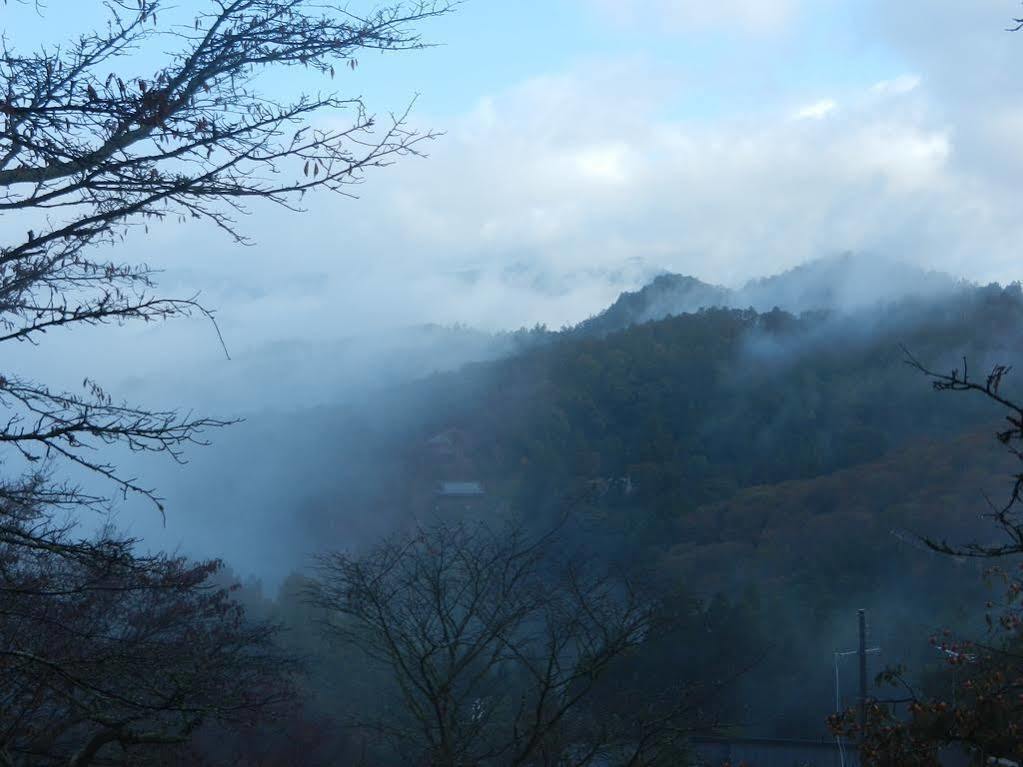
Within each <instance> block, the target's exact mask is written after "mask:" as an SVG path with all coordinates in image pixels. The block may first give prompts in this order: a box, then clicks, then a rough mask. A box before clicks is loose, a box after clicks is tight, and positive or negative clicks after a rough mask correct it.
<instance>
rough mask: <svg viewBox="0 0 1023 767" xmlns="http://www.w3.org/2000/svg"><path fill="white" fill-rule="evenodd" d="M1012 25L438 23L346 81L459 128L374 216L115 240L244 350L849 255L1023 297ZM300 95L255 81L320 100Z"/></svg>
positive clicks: (589, 16) (391, 171)
mask: <svg viewBox="0 0 1023 767" xmlns="http://www.w3.org/2000/svg"><path fill="white" fill-rule="evenodd" d="M203 2H204V0H180V2H179V3H177V5H178V6H179V10H180V11H181V12H183V13H187V12H188V11H190V10H191V9H193V8H196V7H200V6H201V5H202V3H203ZM98 7H99V3H98V2H82V0H74V1H73V2H72V1H71V0H49V2H48V7H47V9H46V10H45V11H44V12H43V15H42V18H41V19H40V18H39V17H36V16H35V15H34V14H33V13H31V12H27V11H25V10H24V9H21V10H7V9H5V10H4V13H5V15H7V16H8V20H7V23H6V24H5V30H6V34H7V36H8V38H9V39H13V40H15V41H16V42H17V41H19V40H24V41H26V43H25V44H26V45H28V44H30V43H29V41H31V43H35V42H36V41H37V40H44V39H48V40H51V41H52V40H54V39H59V37H60V36H61V35H67V34H70V33H72V32H73V31H74V30H76V29H80V28H82V27H83V26H84V25H86V24H88V23H90V21H91V22H92V23H95V20H96V19H97V18H100V17H99V16H98V15H97V11H96V9H97V8H98ZM1017 13H1023V9H1021V8H1019V4H1018V3H1017V2H1015V0H969V2H966V1H965V0H900V2H898V3H891V2H881V1H880V0H861V1H860V2H856V3H842V2H838V0H719V2H715V3H706V2H702V1H698V0H517V1H516V2H498V0H466V1H465V2H464V3H462V4H461V6H460V7H459V9H458V10H457V12H456V13H454V14H452V15H450V16H447V17H445V18H441V19H438V20H435V21H432V22H430V23H429V24H427V25H425V26H424V27H423V30H422V31H423V34H424V36H425V37H426V39H427V40H428V41H432V42H435V43H437V46H436V47H434V48H431V49H428V50H424V51H418V52H414V53H403V54H400V55H393V56H379V55H372V56H367V57H365V58H363V59H362V60H361V61H360V67H359V68H358V70H356V72H354V73H350V74H346V77H347V78H348V79H344V78H341V79H340V80H339V83H338V87H340V88H341V89H347V90H345V92H351V93H359V94H361V95H363V96H364V97H365V98H366V101H367V103H368V105H369V107H370V109H371V110H374V111H379V112H381V113H386V112H387V111H388V110H395V109H401V108H402V107H404V106H405V105H406V104H407V103H408V102H409V100H410V99H412V98H413V97H416V96H417V94H418V96H417V102H416V106H415V111H414V113H413V116H412V121H413V124H414V125H415V126H416V127H419V128H423V129H427V128H428V129H433V130H437V131H443V132H444V135H443V136H441V137H440V138H438V139H437V140H436V141H434V142H433V143H432V144H431V145H430V147H429V148H428V152H429V155H430V156H429V157H428V158H427V159H423V160H418V159H413V160H406V161H403V162H401V163H400V164H399V165H397V166H395V167H391V168H387V169H383V170H381V171H379V172H377V173H374V174H371V175H370V177H369V178H368V179H367V182H366V184H365V185H364V186H363V187H362V188H361V189H360V190H359V194H360V199H358V200H350V199H344V198H337V197H330V196H322V195H321V196H317V197H314V198H311V199H310V198H307V207H308V211H307V212H306V213H304V214H298V215H295V214H291V213H288V212H286V211H280V210H267V209H257V210H256V214H257V215H255V216H253V217H252V218H251V220H249V221H246V222H244V223H243V229H244V230H245V231H246V232H247V233H248V234H251V235H252V236H253V237H254V238H255V240H256V243H257V244H256V245H255V246H253V247H250V248H237V247H235V246H233V245H232V243H230V242H229V241H227V240H226V239H225V238H224V237H223V236H222V235H220V234H219V233H217V232H215V231H213V230H212V229H211V228H208V227H204V226H201V225H200V226H193V225H188V226H177V225H169V226H166V227H162V228H158V229H157V231H155V232H151V234H150V236H149V237H142V236H141V235H139V236H134V237H133V238H131V239H129V242H128V244H127V246H126V247H127V248H130V249H131V250H132V253H136V252H137V253H140V254H144V255H145V257H146V260H148V261H149V262H151V263H154V264H156V265H157V266H159V267H160V268H162V269H164V270H165V276H164V282H163V284H164V287H165V289H166V290H168V291H170V292H173V291H178V292H190V291H191V290H193V289H199V290H202V291H203V295H204V297H205V299H206V300H207V301H208V302H209V303H211V304H212V305H214V306H216V307H217V308H218V310H219V316H220V320H221V323H222V324H223V326H224V328H225V330H226V331H227V332H228V335H229V337H232V338H233V339H234V343H235V346H236V347H237V346H239V345H241V346H242V347H244V346H246V345H249V344H257V345H258V344H263V343H274V342H280V341H282V340H286V339H289V338H294V337H296V336H302V337H310V336H312V337H320V336H330V335H332V334H336V333H337V332H338V330H339V328H343V327H352V326H373V327H377V326H395V325H402V324H409V323H420V322H439V323H454V322H462V323H467V324H470V325H473V326H478V327H482V328H486V329H507V328H516V327H520V326H523V325H526V326H528V325H532V324H535V323H538V322H540V323H546V324H548V325H550V326H553V327H559V326H561V325H562V324H565V323H572V322H577V321H579V320H582V319H585V318H586V317H587V316H589V315H591V314H593V313H595V312H597V311H599V310H600V309H601V308H602V307H604V306H605V305H607V304H608V303H609V302H610V301H611V300H613V299H614V297H615V296H616V295H617V293H618V292H620V291H621V290H623V289H632V288H635V287H637V286H638V285H639V284H641V283H643V282H644V281H646V280H647V279H649V278H650V277H651V276H652V275H654V274H656V273H658V272H660V271H663V270H671V271H677V272H683V273H687V274H692V275H695V276H697V277H700V278H702V279H705V280H708V281H713V282H719V283H723V284H726V285H737V284H740V283H741V282H743V281H744V280H746V279H749V278H751V277H757V276H763V275H769V274H773V273H776V272H778V271H780V270H783V269H786V268H790V267H792V266H794V265H797V264H799V263H802V262H805V261H807V260H810V259H813V258H819V257H822V256H827V255H830V254H833V253H838V252H844V251H849V250H852V251H862V252H870V253H875V254H880V255H884V256H888V257H894V258H901V259H905V260H908V261H911V262H914V263H920V264H923V265H925V266H928V267H930V268H935V269H941V270H945V271H949V272H951V273H953V274H956V275H961V276H965V277H968V278H971V279H975V280H980V281H989V280H1000V281H1009V280H1013V279H1015V278H1017V277H1019V276H1020V275H1019V270H1018V269H1017V266H1016V264H1017V261H1018V259H1017V253H1016V240H1017V237H1016V231H1017V226H1016V224H1017V220H1018V219H1019V217H1020V216H1019V214H1020V210H1019V195H1018V194H1016V190H1017V183H1016V182H1017V180H1018V179H1019V178H1020V172H1021V171H1023V161H1021V157H1023V131H1021V130H1020V128H1021V127H1023V94H1021V93H1020V90H1021V84H1020V81H1019V79H1018V78H1016V77H1015V76H1014V73H1015V71H1016V69H1017V66H1018V62H1019V61H1020V59H1021V57H1023V33H1020V34H1012V33H1009V32H1007V31H1005V30H1006V27H1007V26H1008V24H1009V22H1010V21H1011V18H1012V16H1013V15H1014V14H1017ZM293 77H294V75H293V74H289V75H287V76H286V78H284V79H282V78H281V77H271V78H269V79H268V80H266V88H267V89H268V91H269V92H277V91H278V90H281V89H288V88H291V89H294V88H298V87H303V86H304V85H306V83H302V82H296V81H293V80H291V79H287V78H293ZM314 85H315V87H321V84H318V83H317V84H314ZM281 92H283V91H281ZM324 119H330V118H329V117H325V118H324ZM284 254H288V257H284ZM291 254H300V257H290V256H291ZM193 331H195V332H198V333H200V334H202V333H203V332H204V331H202V330H197V329H196V328H192V329H189V328H185V329H184V330H180V329H179V330H177V331H174V332H177V333H180V334H181V335H182V338H191V335H190V334H191V333H192V332H193ZM152 332H155V331H152ZM160 332H170V331H160ZM210 346H211V349H212V351H213V352H215V349H214V348H213V347H214V346H215V345H214V344H210Z"/></svg>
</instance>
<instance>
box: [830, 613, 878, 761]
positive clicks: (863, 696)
mask: <svg viewBox="0 0 1023 767" xmlns="http://www.w3.org/2000/svg"><path fill="white" fill-rule="evenodd" d="M856 614H857V618H858V619H859V624H860V625H859V628H860V637H859V638H860V641H859V646H858V647H857V648H856V649H855V650H846V651H839V650H836V651H835V712H836V713H840V712H841V709H842V694H841V691H840V690H839V680H840V677H841V674H840V673H839V662H840V661H841V660H842V658H848V657H849V656H851V655H855V656H857V660H859V672H860V673H859V677H860V679H859V682H860V689H859V698H858V700H857V703H858V704H859V705H858V707H857V708H858V711H857V713H858V714H859V717H858V719H859V725H860V728H861V732H862V733H864V734H865V732H866V726H867V655H869V654H870V653H879V652H881V648H880V647H867V611H866V610H857V611H856ZM860 740H861V741H862V740H863V735H861V736H860ZM836 741H837V743H838V753H839V758H840V760H841V763H842V765H845V752H844V750H843V747H842V738H841V737H840V736H836Z"/></svg>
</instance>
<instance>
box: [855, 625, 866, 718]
mask: <svg viewBox="0 0 1023 767" xmlns="http://www.w3.org/2000/svg"><path fill="white" fill-rule="evenodd" d="M856 612H857V615H858V616H859V619H860V647H859V651H858V652H857V654H858V655H859V658H860V733H861V734H860V737H861V738H862V737H863V736H864V735H865V734H866V732H867V611H866V610H863V609H860V610H857V611H856Z"/></svg>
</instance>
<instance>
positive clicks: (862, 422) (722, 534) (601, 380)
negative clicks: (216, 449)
mask: <svg viewBox="0 0 1023 767" xmlns="http://www.w3.org/2000/svg"><path fill="white" fill-rule="evenodd" d="M1021 320H1023V297H1021V293H1020V289H1019V286H1017V285H1013V286H1010V287H1007V288H1001V287H998V286H989V287H986V288H972V287H963V288H961V289H959V290H958V291H957V292H956V293H955V294H954V295H949V296H943V297H941V298H940V299H934V298H920V297H917V298H907V299H903V300H901V301H897V302H892V303H889V304H878V305H876V306H873V307H870V308H868V309H862V310H858V311H855V312H841V311H837V310H836V311H831V312H825V311H819V312H811V313H804V314H802V315H800V316H796V315H793V314H789V313H787V312H784V311H781V310H774V311H770V312H767V313H758V312H755V311H752V310H735V309H707V310H701V311H698V312H694V313H687V314H681V315H678V316H673V317H669V318H665V319H662V320H658V321H653V322H648V323H642V324H638V325H634V326H632V327H629V328H627V329H624V330H621V331H618V332H614V333H608V334H606V335H601V336H599V337H594V336H587V335H583V336H580V335H579V334H577V333H573V332H566V333H562V334H547V335H545V336H543V339H544V342H543V343H539V344H536V345H534V346H533V348H528V349H527V350H526V351H524V352H522V353H520V354H518V355H517V356H511V357H508V358H505V359H502V360H499V361H496V362H487V363H481V364H475V365H470V366H467V367H466V368H464V369H462V370H461V371H458V372H456V373H445V374H439V375H436V376H433V377H431V378H429V379H426V380H424V381H421V382H418V383H416V384H412V385H408V386H404V387H402V388H401V389H399V390H395V391H391V392H388V393H386V394H385V395H383V397H384V400H383V401H385V402H386V403H387V405H386V406H381V405H380V404H379V403H378V402H376V403H374V404H373V406H372V407H365V408H359V409H358V410H352V411H348V412H347V413H326V412H324V411H319V413H318V415H317V422H318V424H319V428H320V429H321V430H322V432H323V437H322V438H323V439H324V441H325V445H326V446H329V445H330V444H332V443H333V444H334V446H335V448H336V450H337V452H336V453H332V452H331V448H330V447H326V446H325V447H322V448H321V449H320V451H319V452H320V458H319V459H318V460H320V461H326V462H330V461H332V460H334V458H333V457H332V456H335V455H343V454H346V451H350V450H351V449H352V446H351V444H349V442H348V441H347V440H349V439H356V435H357V441H358V445H359V448H360V449H359V451H358V455H359V463H356V464H352V465H348V466H345V465H343V464H341V463H339V468H342V469H345V470H344V471H343V472H340V473H338V472H335V474H336V476H337V484H335V485H333V486H327V487H321V488H319V489H317V490H316V491H315V492H313V491H311V490H310V489H309V488H304V489H303V492H304V493H305V494H306V499H305V501H304V502H303V503H302V504H301V505H300V506H299V507H298V508H295V507H292V508H294V509H295V511H294V512H293V513H297V514H299V515H301V517H300V519H301V520H304V521H305V522H306V523H310V520H318V522H315V524H317V525H318V526H317V528H316V529H317V534H318V535H319V536H321V540H324V541H326V540H330V539H331V538H334V539H336V541H337V542H338V543H339V544H341V543H344V542H345V538H346V536H351V535H353V534H354V536H355V537H356V538H358V537H359V535H360V532H359V530H358V529H357V528H355V527H353V526H352V525H351V524H350V523H348V522H347V520H365V519H367V518H370V519H374V520H375V521H376V522H377V523H378V524H380V520H381V519H387V520H389V522H388V524H391V525H397V526H399V527H400V526H402V525H409V524H415V523H424V522H427V521H429V520H430V519H435V518H438V517H440V518H444V519H453V518H458V517H464V516H466V515H468V516H469V517H470V518H473V519H478V518H483V519H484V520H486V521H488V522H490V523H492V524H501V523H503V522H504V521H506V520H508V519H522V520H525V521H526V522H527V523H528V524H529V525H530V526H532V527H534V528H536V529H545V528H546V527H549V526H550V525H554V524H557V523H558V521H559V520H562V519H567V521H566V522H564V524H565V525H566V529H567V530H568V531H569V533H570V538H569V541H570V543H569V545H570V546H575V547H578V549H579V550H580V551H581V552H584V553H585V556H586V557H588V558H592V559H596V560H599V561H612V562H620V563H623V564H625V565H626V566H628V567H629V568H631V569H632V570H633V571H636V572H640V571H642V572H645V573H646V574H647V577H648V578H649V581H650V582H651V583H653V584H655V588H656V589H657V590H658V592H659V593H660V594H662V596H663V597H664V598H665V599H667V600H668V603H669V604H674V605H675V606H676V607H674V608H671V609H673V610H675V609H678V610H681V614H682V615H685V616H687V617H686V618H685V619H684V620H683V621H682V622H681V624H680V625H679V626H678V627H677V628H676V629H675V630H673V632H669V633H668V634H666V635H665V636H663V637H660V639H659V642H660V644H658V643H656V642H654V643H650V644H648V646H647V647H646V650H645V652H646V653H648V656H647V657H646V658H645V660H639V661H637V662H638V663H639V664H640V666H639V669H640V670H639V671H636V672H635V673H639V674H640V675H641V676H642V669H644V668H645V669H646V672H647V673H653V674H654V676H653V678H656V672H654V669H662V670H663V669H664V668H666V667H671V668H674V669H676V670H678V671H679V672H680V673H683V674H684V675H685V676H687V678H693V679H703V680H704V681H705V682H706V681H709V680H713V679H719V678H723V677H726V676H728V675H729V673H730V671H731V670H736V669H739V668H743V669H748V670H747V671H745V672H744V673H743V674H742V675H740V677H741V678H737V679H736V680H735V681H734V683H733V684H731V685H730V687H729V690H728V692H727V694H726V696H725V698H726V703H725V705H724V709H725V710H726V712H727V715H728V718H729V721H733V722H736V723H737V726H736V730H735V731H737V732H747V733H756V734H760V735H787V736H792V737H803V736H810V737H818V736H822V735H823V734H824V729H823V719H822V717H821V716H820V711H821V710H822V708H828V707H829V706H830V705H831V701H832V700H833V695H834V689H833V686H834V669H833V668H832V664H831V658H832V653H833V651H835V650H836V649H848V648H849V646H851V644H850V643H852V642H853V641H854V639H855V626H854V617H855V609H856V608H858V607H868V608H869V609H870V610H871V614H872V616H873V618H872V620H873V621H875V623H876V629H875V634H876V635H877V639H878V641H879V642H880V643H881V644H882V645H883V647H882V650H883V655H882V657H879V658H878V659H877V662H878V663H879V664H881V663H882V661H883V663H884V664H889V663H891V664H896V663H901V662H913V663H915V664H916V665H918V666H920V665H922V666H924V667H926V666H928V665H931V664H933V663H935V662H936V661H937V660H938V659H937V658H936V657H934V653H933V650H932V649H931V648H930V647H929V646H928V645H927V644H926V637H927V635H928V633H929V631H931V630H933V629H935V628H937V627H938V626H941V625H952V624H963V623H969V622H970V621H972V620H974V619H975V618H976V614H975V613H973V612H971V610H970V609H967V608H968V606H969V605H980V604H982V603H983V601H984V599H985V597H984V594H985V590H984V589H985V586H984V585H983V583H982V578H981V570H980V568H979V567H978V566H976V565H974V564H972V563H970V562H960V563H958V564H957V563H955V562H951V561H948V560H947V559H945V558H942V557H939V556H938V555H936V554H934V553H932V552H929V551H926V549H925V547H924V545H923V544H922V543H921V542H920V541H919V540H918V537H917V536H920V535H929V536H933V537H936V538H940V537H949V538H950V539H951V540H965V539H971V540H977V539H984V538H985V536H989V535H992V534H993V531H992V530H990V529H989V528H987V527H985V523H984V522H983V521H982V520H981V514H982V513H983V512H984V511H985V509H986V507H985V501H984V495H983V494H984V493H987V494H988V495H990V496H991V497H998V496H999V494H1000V493H1004V492H1006V491H1007V490H1008V488H1009V485H1010V482H1009V479H1008V477H1009V470H1010V468H1011V465H1010V464H1009V463H1008V462H1007V461H1006V460H1005V457H1004V456H1003V455H1002V454H1001V452H1000V451H999V449H998V445H997V442H996V441H995V440H994V439H993V437H992V434H993V431H994V430H995V429H996V428H997V426H998V420H999V414H998V413H997V412H996V411H994V410H992V409H991V407H990V406H989V405H987V404H985V403H983V402H981V401H973V400H969V399H953V400H951V401H949V400H947V399H943V398H942V397H941V395H940V394H938V393H935V392H934V391H932V390H931V388H930V386H929V384H928V382H927V380H926V379H925V378H924V377H923V376H921V375H920V374H919V373H918V372H917V371H915V370H913V369H911V368H910V367H909V366H908V365H907V364H906V351H905V350H904V349H903V347H905V349H908V350H911V351H912V353H913V354H914V355H916V356H917V357H918V358H920V359H922V360H925V361H926V362H927V363H928V364H930V365H932V366H934V367H937V368H939V369H946V368H947V369H952V368H953V367H955V366H956V365H957V364H961V361H962V360H961V358H962V357H963V356H965V357H966V358H967V359H968V360H969V361H970V364H971V365H975V366H977V367H978V368H983V367H984V366H985V365H986V364H988V363H990V362H993V361H1001V362H1012V361H1013V360H1016V359H1018V350H1019V349H1020V348H1023V347H1021V346H1020V341H1021V340H1023V338H1021V336H1023V322H1021ZM1014 385H1015V383H1014V382H1012V381H1011V380H1010V381H1009V382H1008V383H1007V386H1009V387H1012V386H1014ZM307 433H308V432H307ZM438 444H442V445H443V450H444V455H443V456H441V457H438V456H437V455H436V450H437V449H438V448H437V445H438ZM358 467H361V468H358ZM368 467H372V471H370V470H369V468H368ZM341 477H343V479H341ZM448 480H457V481H458V482H460V483H462V484H463V485H468V484H472V483H478V484H479V486H480V488H482V489H483V491H482V493H481V495H480V496H479V497H473V498H470V499H468V500H464V502H463V500H460V499H454V502H451V499H445V498H443V497H439V496H438V495H437V492H438V491H437V490H436V487H437V484H438V483H439V482H444V481H448ZM297 520H298V518H296V521H297ZM402 520H405V521H404V522H403V521H402ZM349 540H351V538H349ZM286 601H287V600H286ZM680 605H685V607H679V606H680ZM964 606H967V607H964ZM693 632H696V633H695V634H694V633H693ZM707 632H710V635H714V634H715V632H717V633H718V634H720V636H722V637H724V636H727V637H729V638H728V639H727V641H725V640H722V641H713V642H710V643H709V644H706V643H704V637H705V636H707ZM694 637H698V638H696V639H694ZM694 642H695V644H694ZM681 645H686V646H689V647H690V648H691V649H690V650H689V651H688V653H687V654H686V656H685V657H684V658H679V657H678V647H679V646H681ZM658 647H660V648H661V649H658ZM879 668H880V665H879ZM845 673H848V674H852V670H851V668H850V669H847V670H846V672H845ZM851 679H852V676H849V680H851ZM849 680H847V683H848V684H850V685H851V681H849ZM779 688H790V689H793V691H794V690H796V689H798V690H799V691H800V692H799V694H795V692H793V694H791V695H782V696H779V695H777V694H776V693H774V692H770V693H767V692H766V691H774V690H777V689H779Z"/></svg>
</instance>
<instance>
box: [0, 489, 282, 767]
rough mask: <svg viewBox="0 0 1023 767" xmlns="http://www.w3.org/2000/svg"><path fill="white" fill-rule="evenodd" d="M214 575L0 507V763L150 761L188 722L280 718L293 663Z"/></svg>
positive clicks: (182, 734)
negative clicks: (85, 537)
mask: <svg viewBox="0 0 1023 767" xmlns="http://www.w3.org/2000/svg"><path fill="white" fill-rule="evenodd" d="M40 481H41V480H40ZM219 569H220V563H219V562H215V561H213V562H202V563H196V564H193V563H190V562H188V561H186V560H184V559H182V558H180V557H168V556H165V555H152V556H140V555H138V554H136V553H135V542H134V541H131V540H127V539H124V538H120V537H117V536H115V535H113V534H111V533H105V534H102V535H100V536H98V537H96V538H94V539H90V540H82V539H79V538H76V537H75V535H74V525H73V524H72V523H70V522H68V523H66V524H57V523H55V521H54V519H53V515H52V511H43V510H40V509H39V508H37V507H36V506H34V505H31V504H29V505H16V504H13V503H12V502H11V501H10V500H6V499H5V500H4V501H2V506H0V679H2V680H3V682H2V683H0V764H6V765H12V766H13V765H50V764H54V765H56V764H62V765H69V767H85V765H90V764H97V763H109V760H110V758H112V757H114V756H116V757H117V758H118V759H120V760H123V761H122V762H121V763H125V762H127V763H131V764H149V763H154V764H155V763H163V762H162V761H160V760H162V759H164V758H166V756H167V753H166V752H168V751H170V752H171V753H174V750H175V749H182V748H185V747H186V746H187V744H188V743H189V742H190V740H191V739H192V736H193V735H194V734H195V733H197V732H198V731H200V729H201V728H204V727H210V726H223V725H229V726H238V725H246V724H249V723H252V722H255V721H257V719H258V718H260V717H266V716H272V715H274V714H275V712H278V711H283V709H284V707H285V706H286V705H287V704H289V702H290V701H291V699H292V688H291V676H292V674H293V672H294V671H295V664H294V662H293V661H292V660H290V659H288V658H286V657H285V656H284V655H283V654H281V653H280V652H278V651H277V649H276V648H275V644H274V639H275V635H276V628H275V627H274V626H272V625H270V624H266V623H258V622H251V621H248V620H247V619H246V618H245V616H244V615H243V614H242V612H241V608H240V607H239V606H238V605H237V604H236V603H235V602H234V601H233V600H232V599H231V598H230V595H229V592H228V591H227V590H226V589H224V588H218V587H215V586H214V585H213V583H212V582H211V576H213V575H215V574H216V573H217V572H218V571H219Z"/></svg>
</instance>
